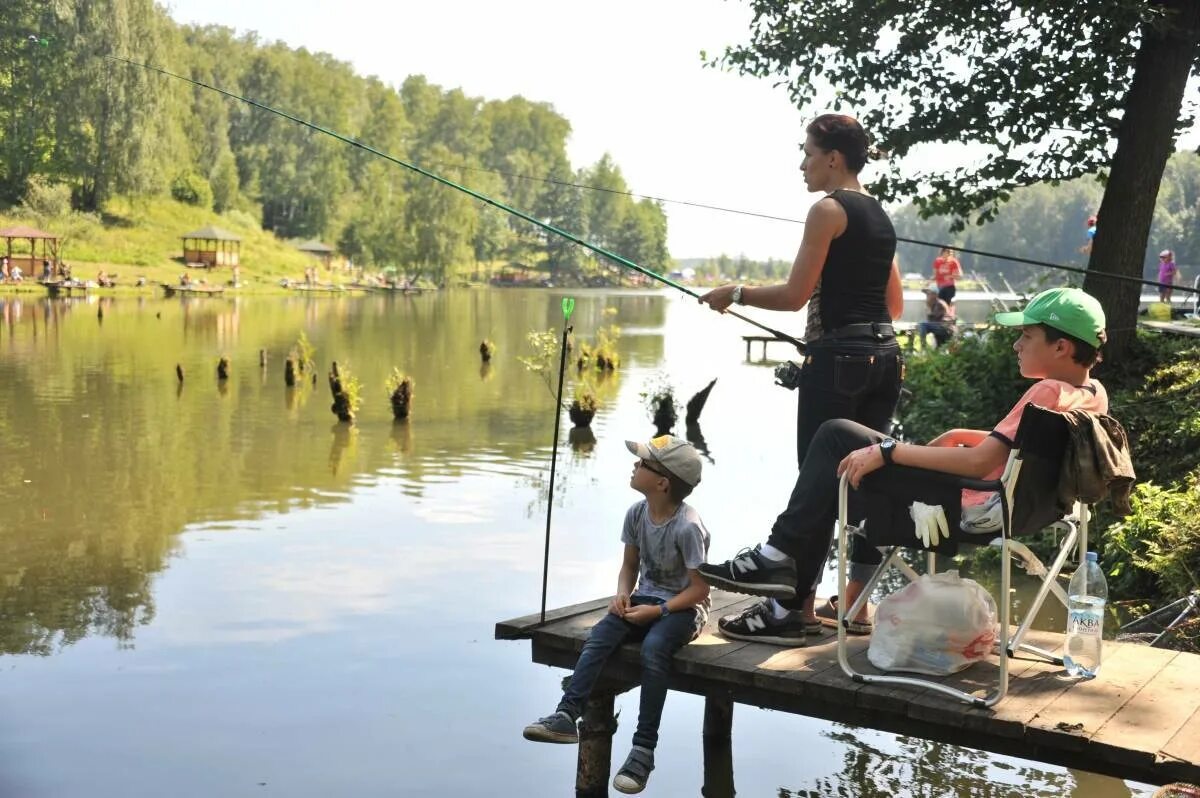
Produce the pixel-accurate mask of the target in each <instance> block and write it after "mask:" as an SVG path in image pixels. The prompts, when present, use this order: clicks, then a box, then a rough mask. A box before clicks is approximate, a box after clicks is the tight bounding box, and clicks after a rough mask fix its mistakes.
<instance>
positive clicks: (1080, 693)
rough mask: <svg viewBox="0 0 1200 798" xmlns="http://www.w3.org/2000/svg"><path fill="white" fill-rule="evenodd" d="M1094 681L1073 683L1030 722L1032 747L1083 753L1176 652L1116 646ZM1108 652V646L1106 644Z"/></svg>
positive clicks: (1132, 645) (1145, 647)
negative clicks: (1110, 720) (1095, 736)
mask: <svg viewBox="0 0 1200 798" xmlns="http://www.w3.org/2000/svg"><path fill="white" fill-rule="evenodd" d="M1115 647H1116V649H1117V650H1116V651H1115V652H1114V653H1112V654H1111V656H1105V658H1104V664H1103V669H1102V670H1101V671H1100V675H1099V676H1098V677H1097V678H1095V679H1086V680H1083V681H1076V682H1074V683H1072V684H1071V685H1070V687H1068V688H1067V690H1066V691H1065V692H1063V693H1062V694H1061V695H1060V696H1058V697H1057V698H1055V699H1054V700H1053V701H1051V702H1050V703H1049V704H1047V705H1046V706H1045V708H1044V709H1043V710H1042V712H1041V713H1039V714H1038V716H1037V717H1036V718H1034V719H1033V720H1032V721H1030V723H1029V727H1028V729H1027V731H1026V732H1025V736H1026V738H1027V739H1028V740H1029V741H1030V742H1031V743H1034V744H1035V745H1052V746H1054V747H1055V748H1058V749H1062V750H1082V749H1083V748H1084V747H1085V746H1086V745H1087V742H1088V740H1089V739H1090V738H1091V737H1092V735H1094V734H1095V733H1096V732H1098V731H1099V730H1100V727H1101V726H1103V725H1104V724H1105V723H1106V722H1107V721H1108V719H1109V718H1111V717H1112V716H1113V715H1115V714H1116V712H1117V711H1118V710H1119V709H1120V708H1121V707H1122V706H1124V705H1125V704H1126V703H1127V702H1128V701H1129V700H1130V699H1131V698H1133V696H1134V695H1135V694H1136V693H1137V692H1138V691H1139V690H1141V689H1142V687H1144V686H1145V685H1146V684H1147V683H1149V681H1150V680H1151V679H1152V678H1153V677H1154V676H1155V674H1157V673H1158V672H1159V671H1161V670H1162V669H1163V668H1164V667H1166V665H1167V664H1168V663H1169V662H1170V661H1171V660H1172V659H1173V658H1174V657H1175V655H1176V652H1174V651H1165V650H1163V649H1159V648H1149V647H1147V646H1138V645H1134V644H1122V643H1118V644H1116V645H1115ZM1106 650H1108V644H1106Z"/></svg>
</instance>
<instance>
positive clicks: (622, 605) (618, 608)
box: [608, 593, 629, 618]
mask: <svg viewBox="0 0 1200 798" xmlns="http://www.w3.org/2000/svg"><path fill="white" fill-rule="evenodd" d="M628 609H629V594H628V593H618V594H617V595H615V596H614V597H613V600H612V601H610V602H608V611H609V612H611V613H612V614H613V615H615V616H617V617H618V618H623V617H625V611H626V610H628Z"/></svg>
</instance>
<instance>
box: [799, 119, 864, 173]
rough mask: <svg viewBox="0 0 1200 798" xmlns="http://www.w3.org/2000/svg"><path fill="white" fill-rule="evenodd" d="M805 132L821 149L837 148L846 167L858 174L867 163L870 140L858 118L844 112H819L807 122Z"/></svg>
mask: <svg viewBox="0 0 1200 798" xmlns="http://www.w3.org/2000/svg"><path fill="white" fill-rule="evenodd" d="M804 132H805V133H807V134H808V135H810V136H812V138H813V141H814V142H816V144H817V146H818V147H820V148H821V149H823V150H826V151H829V150H837V151H838V152H840V153H841V154H842V157H843V158H845V159H846V169H847V171H849V172H851V173H852V174H858V173H859V172H861V171H862V168H863V167H864V166H865V165H866V163H867V158H868V156H869V150H870V142H868V141H867V131H865V130H863V126H862V125H860V124H859V123H858V120H857V119H855V118H854V117H852V116H846V115H845V114H821V115H820V116H818V117H817V118H816V119H814V120H813V121H811V122H809V123H808V127H807V128H805V131H804Z"/></svg>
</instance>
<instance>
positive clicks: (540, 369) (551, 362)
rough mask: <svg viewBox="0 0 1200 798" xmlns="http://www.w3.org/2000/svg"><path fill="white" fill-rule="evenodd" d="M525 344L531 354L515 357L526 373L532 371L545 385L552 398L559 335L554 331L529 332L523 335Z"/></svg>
mask: <svg viewBox="0 0 1200 798" xmlns="http://www.w3.org/2000/svg"><path fill="white" fill-rule="evenodd" d="M525 343H526V345H528V347H529V350H530V352H531V354H528V355H517V360H518V361H520V363H521V365H522V366H524V367H525V369H526V370H527V371H532V372H533V373H534V374H536V375H538V377H540V378H541V379H542V382H544V383H545V384H546V390H548V391H550V395H551V396H554V395H555V393H554V389H553V379H554V374H555V373H556V371H557V369H558V365H557V364H558V359H559V351H558V348H559V334H558V333H557V332H555V331H554V329H549V330H531V331H530V332H528V333H526V334H525Z"/></svg>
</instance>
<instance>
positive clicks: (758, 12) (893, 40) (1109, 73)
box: [720, 0, 1173, 220]
mask: <svg viewBox="0 0 1200 798" xmlns="http://www.w3.org/2000/svg"><path fill="white" fill-rule="evenodd" d="M749 4H750V6H751V9H752V10H753V13H754V18H753V22H752V24H751V31H750V41H749V42H748V43H747V44H745V45H741V46H736V47H732V48H729V49H727V50H726V51H725V54H724V56H723V58H721V59H720V63H722V64H724V65H725V66H727V67H730V68H733V69H736V70H737V71H739V72H742V73H747V74H751V75H756V76H759V77H774V78H777V79H781V80H783V82H784V84H785V85H786V86H787V89H788V92H789V95H790V96H791V98H792V101H793V102H794V103H795V104H796V105H798V106H801V107H809V106H810V105H814V106H825V107H827V106H829V105H830V104H831V101H832V102H835V103H836V104H837V106H839V107H842V108H855V109H859V113H860V118H861V120H862V121H863V123H864V125H865V127H866V128H867V129H868V130H869V131H871V132H872V133H873V134H874V136H875V137H876V141H877V144H878V145H879V146H880V147H881V148H883V149H884V150H887V151H889V152H891V153H893V154H894V155H896V156H904V155H907V154H908V153H909V152H910V151H912V150H913V149H914V148H916V147H918V146H919V145H921V144H926V143H933V144H935V145H936V144H941V143H942V142H946V141H971V142H979V143H981V144H983V145H984V148H983V152H982V153H981V154H980V155H979V156H976V158H975V159H974V160H976V165H975V166H974V167H973V168H971V169H969V170H962V169H950V168H944V169H943V170H934V171H931V172H928V173H920V172H915V171H913V170H912V169H910V168H903V170H902V165H901V163H900V162H899V161H896V162H893V163H892V164H891V168H890V169H889V171H888V174H887V175H886V176H885V177H884V178H883V179H881V180H880V181H879V182H878V183H877V184H876V185H875V186H874V188H875V189H876V190H877V191H879V192H880V194H881V195H882V196H884V197H885V198H888V199H895V198H897V197H916V201H917V203H918V204H919V205H920V207H921V208H922V209H923V210H925V211H927V212H931V213H939V214H940V213H947V212H950V213H953V214H954V215H956V216H965V215H967V214H969V213H971V212H972V211H975V210H977V209H979V210H980V214H979V215H980V218H981V219H984V220H986V219H988V218H991V216H992V215H993V214H994V212H995V210H996V208H997V207H998V205H999V204H1000V203H1002V202H1003V201H1004V200H1006V199H1007V198H1008V192H1009V191H1010V190H1011V189H1012V188H1013V187H1014V186H1020V185H1028V184H1032V183H1038V182H1042V181H1045V180H1062V179H1068V178H1072V177H1078V176H1081V175H1084V174H1087V173H1089V172H1093V171H1096V170H1098V169H1100V168H1103V167H1105V166H1107V165H1108V163H1109V160H1110V155H1111V154H1110V151H1109V147H1110V145H1111V142H1112V137H1113V121H1112V120H1113V119H1118V118H1120V116H1121V115H1122V113H1123V112H1124V103H1125V100H1126V96H1127V94H1128V90H1129V86H1130V83H1131V81H1132V76H1133V71H1134V55H1135V52H1136V48H1137V45H1138V41H1139V38H1140V35H1139V34H1141V33H1142V30H1141V29H1142V24H1143V22H1144V21H1149V20H1150V19H1151V18H1152V16H1153V14H1152V12H1151V11H1150V7H1151V6H1152V5H1153V4H1152V3H1148V2H1144V0H1118V2H1112V0H1085V1H1082V2H1081V1H1080V0H1050V1H1049V2H1041V3H1027V2H1021V3H993V4H986V5H985V6H980V7H976V6H971V7H970V8H969V9H968V8H967V7H966V6H963V4H962V3H958V2H954V0H935V1H934V2H928V3H914V4H905V3H900V4H891V3H880V4H869V3H861V2H857V0H832V1H831V2H825V3H821V4H819V5H815V6H814V5H810V4H793V3H789V2H784V0H750V3H749ZM976 11H978V13H975V12H976ZM1064 20H1071V21H1072V24H1064ZM1048 54H1052V55H1048ZM814 78H819V79H814ZM830 87H835V88H836V98H835V96H834V93H833V92H832V91H831V90H830ZM880 91H885V92H887V93H888V94H889V95H890V96H891V97H894V98H895V101H892V102H881V101H880V98H879V96H878V93H879V92H880ZM1171 121H1173V120H1171ZM1063 128H1067V129H1070V130H1071V133H1072V135H1070V136H1063V135H1062V129H1063Z"/></svg>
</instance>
